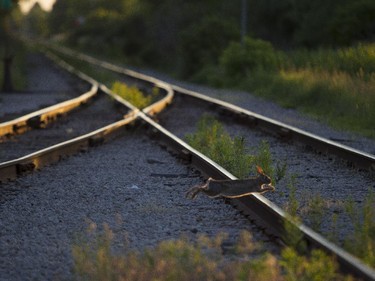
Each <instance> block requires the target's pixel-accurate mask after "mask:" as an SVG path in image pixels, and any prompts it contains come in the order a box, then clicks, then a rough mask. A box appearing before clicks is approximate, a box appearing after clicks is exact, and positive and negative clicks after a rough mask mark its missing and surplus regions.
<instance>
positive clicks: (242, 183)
mask: <svg viewBox="0 0 375 281" xmlns="http://www.w3.org/2000/svg"><path fill="white" fill-rule="evenodd" d="M257 172H258V175H257V176H256V177H251V178H247V179H241V180H215V179H213V178H211V177H210V178H209V179H208V180H207V182H206V183H205V184H203V185H195V186H193V187H192V188H190V189H189V190H188V191H187V192H186V197H187V198H189V199H194V198H195V197H196V196H197V195H198V193H199V192H203V193H205V194H206V195H208V196H209V197H211V198H215V197H225V198H238V197H242V196H247V195H250V194H252V193H259V194H261V193H264V192H267V191H275V187H274V186H272V180H271V178H270V177H269V176H267V175H266V174H265V173H264V172H263V169H262V168H261V167H259V166H257Z"/></svg>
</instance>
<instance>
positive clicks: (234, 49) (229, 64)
mask: <svg viewBox="0 0 375 281" xmlns="http://www.w3.org/2000/svg"><path fill="white" fill-rule="evenodd" d="M278 55H279V54H278V53H277V52H276V51H275V50H274V48H273V46H272V45H271V43H269V42H266V41H263V40H260V39H252V38H250V37H247V38H245V40H244V42H243V44H241V43H238V42H233V43H231V44H230V45H229V47H228V48H226V49H225V50H224V52H223V53H222V55H221V57H220V64H221V66H222V67H223V68H224V70H225V72H226V74H228V75H231V76H235V77H238V76H246V74H247V73H251V72H253V71H254V70H257V69H265V70H268V71H276V69H277V66H278V60H279V57H278Z"/></svg>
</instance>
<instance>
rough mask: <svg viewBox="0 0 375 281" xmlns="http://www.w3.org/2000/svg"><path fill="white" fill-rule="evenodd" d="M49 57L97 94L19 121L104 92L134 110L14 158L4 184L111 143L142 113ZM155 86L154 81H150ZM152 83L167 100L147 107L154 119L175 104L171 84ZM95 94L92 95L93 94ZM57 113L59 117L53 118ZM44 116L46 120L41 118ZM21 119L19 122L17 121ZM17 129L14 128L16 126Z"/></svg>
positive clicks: (2, 176)
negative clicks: (112, 121) (85, 82)
mask: <svg viewBox="0 0 375 281" xmlns="http://www.w3.org/2000/svg"><path fill="white" fill-rule="evenodd" d="M47 56H48V57H49V58H50V59H51V60H53V61H54V62H55V63H57V64H58V65H60V66H61V67H62V68H64V69H65V70H67V71H69V72H71V73H73V74H75V75H77V76H78V77H79V78H81V79H82V80H84V81H87V82H89V83H91V84H92V85H93V89H92V90H93V91H95V92H93V93H91V91H90V92H89V93H87V95H83V97H79V98H77V99H78V101H77V99H73V100H69V101H67V102H66V103H65V102H64V103H60V104H56V105H53V106H51V107H48V108H46V109H43V110H40V111H38V112H34V113H33V114H30V115H31V117H30V118H31V119H30V118H29V116H23V117H20V118H18V119H19V120H21V121H22V122H23V120H26V121H25V122H28V123H29V122H30V121H28V120H34V119H36V118H38V120H45V119H44V116H45V115H47V114H49V116H55V115H58V114H61V113H59V112H66V111H65V110H67V109H68V108H71V107H72V106H73V105H76V104H77V103H78V104H81V103H82V102H84V101H87V100H85V99H84V98H86V96H89V98H91V96H92V95H93V94H97V93H98V90H100V91H101V92H103V93H105V94H107V95H109V96H111V97H112V98H113V99H115V100H116V101H117V102H119V103H121V104H122V105H124V106H126V107H127V108H129V109H130V112H129V113H128V114H126V115H125V116H124V119H122V120H120V121H117V122H115V123H112V124H110V125H107V126H105V127H103V128H100V129H98V130H96V131H93V132H90V133H88V134H85V135H82V136H80V137H77V138H74V139H71V140H68V141H65V142H62V143H59V144H56V145H53V146H51V147H48V148H45V149H42V150H39V151H36V152H34V153H31V154H29V155H25V156H23V157H21V158H18V159H14V160H11V161H7V162H3V163H0V182H4V181H7V180H13V179H16V178H17V177H19V176H21V175H23V174H24V173H27V172H31V171H34V170H36V169H40V168H42V167H44V166H46V165H49V164H51V163H54V162H57V161H59V160H60V159H62V158H63V157H65V156H68V155H72V154H75V153H78V152H80V151H84V150H87V149H88V148H89V147H92V146H95V145H98V144H101V143H103V142H105V141H106V140H108V139H109V138H111V137H113V136H114V135H116V133H118V132H119V130H120V129H122V128H124V127H125V126H126V125H129V124H131V123H133V122H134V121H135V120H136V119H137V118H138V115H139V113H140V112H141V111H140V110H139V109H138V108H136V107H134V106H133V105H132V104H130V103H129V102H127V101H126V100H124V99H122V98H121V97H119V96H118V95H116V94H115V93H113V92H112V91H111V90H109V89H108V88H107V87H106V86H105V85H103V84H100V83H98V82H97V81H95V80H94V79H92V78H91V77H89V76H87V75H86V74H84V73H82V72H80V71H78V70H76V69H75V68H73V67H72V66H70V65H69V64H67V63H66V62H64V61H63V60H61V59H59V58H58V57H57V56H55V55H53V54H52V53H50V52H48V53H47ZM150 83H151V81H150ZM152 83H153V85H154V86H155V87H158V88H159V89H162V90H163V91H165V92H166V95H165V97H163V98H162V99H161V100H159V101H157V102H155V103H154V104H151V105H150V106H148V107H147V108H145V109H144V110H143V111H144V113H143V114H148V115H150V116H152V115H154V114H156V113H158V112H160V111H161V110H163V108H165V107H166V106H167V105H168V104H170V103H171V102H172V99H173V90H172V88H171V87H170V86H169V85H167V84H166V83H163V82H162V81H159V80H156V79H155V80H152ZM89 94H92V95H89ZM53 114H55V115H53ZM41 116H42V117H41ZM16 120H17V119H16ZM14 122H15V124H18V125H17V126H19V124H20V123H19V122H18V123H17V122H16V121H14ZM13 126H14V125H13Z"/></svg>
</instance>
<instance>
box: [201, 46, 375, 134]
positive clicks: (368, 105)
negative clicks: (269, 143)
mask: <svg viewBox="0 0 375 281" xmlns="http://www.w3.org/2000/svg"><path fill="white" fill-rule="evenodd" d="M268 52H269V56H272V58H273V59H274V60H275V61H277V69H276V70H275V69H272V70H270V69H268V68H266V67H265V66H264V65H262V64H261V63H262V62H261V61H260V62H259V64H260V65H258V66H257V65H251V67H250V66H248V67H247V66H246V65H244V64H245V63H246V61H247V60H246V57H247V56H248V55H247V53H249V54H250V53H252V52H251V50H248V52H247V53H246V52H243V56H244V58H243V59H240V58H238V55H239V54H241V52H236V53H235V54H232V55H231V53H230V52H225V53H223V56H222V57H221V63H219V64H218V65H216V66H207V67H206V68H205V69H203V70H201V71H200V73H196V75H195V78H196V79H197V81H198V82H203V83H209V84H211V85H214V86H220V87H235V88H240V89H244V90H248V91H250V92H253V93H255V94H257V95H259V96H262V97H265V98H268V99H271V100H273V101H275V102H277V103H279V104H280V105H282V106H284V107H287V108H293V109H297V110H299V111H301V112H304V113H306V114H308V115H310V116H312V117H314V118H317V119H318V120H320V121H323V122H325V123H327V124H329V125H331V126H333V127H335V128H338V129H342V130H348V131H353V132H357V133H360V134H363V135H364V136H367V137H371V138H375V130H374V128H375V44H374V43H373V44H370V43H369V44H360V45H357V46H354V47H348V48H342V49H337V50H333V49H320V50H316V51H308V50H295V51H290V52H288V53H282V52H280V51H277V50H274V51H272V49H270V50H268ZM232 53H233V52H232ZM228 55H231V56H233V57H234V58H233V59H236V60H237V61H241V64H239V65H238V66H237V65H236V64H234V66H236V67H237V68H234V66H233V63H231V59H232V58H231V57H229V58H228ZM265 55H266V54H265ZM229 66H230V67H229ZM228 71H230V74H231V75H229V73H228Z"/></svg>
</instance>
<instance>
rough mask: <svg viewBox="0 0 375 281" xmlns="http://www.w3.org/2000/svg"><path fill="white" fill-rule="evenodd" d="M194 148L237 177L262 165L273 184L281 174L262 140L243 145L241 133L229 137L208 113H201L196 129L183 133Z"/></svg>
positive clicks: (249, 172) (246, 175)
mask: <svg viewBox="0 0 375 281" xmlns="http://www.w3.org/2000/svg"><path fill="white" fill-rule="evenodd" d="M185 138H186V141H187V142H188V143H189V144H190V145H191V146H192V147H194V148H195V149H197V150H198V151H200V152H201V153H203V154H205V155H206V156H207V157H209V158H210V159H212V160H214V161H215V162H216V163H218V164H219V165H220V166H222V167H223V168H225V169H227V170H228V171H229V172H231V173H232V174H233V175H234V176H236V177H237V178H240V179H243V178H246V177H249V175H250V174H251V172H252V171H254V170H255V167H256V166H257V165H258V166H260V167H262V169H263V170H264V171H265V173H266V174H267V175H269V176H270V177H271V179H273V182H274V183H276V182H277V181H278V180H279V179H280V178H282V177H283V171H282V169H285V167H281V166H280V165H277V166H276V168H275V167H274V165H273V164H274V163H273V160H272V156H271V152H270V147H269V144H268V143H267V142H265V141H263V142H262V143H260V144H259V146H256V147H252V148H250V149H249V148H247V147H246V143H245V139H244V138H243V137H241V136H234V137H231V136H230V135H229V133H228V132H226V130H225V129H224V126H223V125H222V124H221V123H220V122H218V121H217V120H215V119H214V118H213V117H212V116H209V115H205V116H203V117H202V118H201V119H200V121H199V122H198V124H197V129H196V132H195V133H193V134H188V135H186V136H185Z"/></svg>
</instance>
